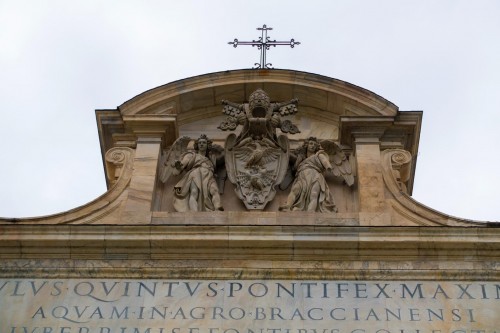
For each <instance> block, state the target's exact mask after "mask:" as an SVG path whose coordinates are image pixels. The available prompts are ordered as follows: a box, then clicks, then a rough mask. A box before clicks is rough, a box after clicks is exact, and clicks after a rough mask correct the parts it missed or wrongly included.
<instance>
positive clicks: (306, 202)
mask: <svg viewBox="0 0 500 333" xmlns="http://www.w3.org/2000/svg"><path fill="white" fill-rule="evenodd" d="M290 160H291V161H292V163H293V160H295V163H294V165H293V167H292V169H293V170H294V171H295V180H294V181H293V184H292V189H291V190H290V194H289V195H288V198H287V201H286V203H285V204H284V205H282V206H281V207H280V210H281V211H290V210H292V211H311V212H337V207H336V206H335V201H334V199H333V195H332V194H331V193H330V189H329V188H328V184H327V183H326V180H325V177H324V173H325V172H326V171H329V172H332V173H333V174H334V175H335V176H342V177H343V178H344V180H345V182H346V183H347V185H349V186H351V185H352V184H354V177H353V175H352V169H351V165H350V163H349V160H347V158H346V156H345V154H344V152H342V150H341V149H340V147H339V146H337V145H336V144H335V143H334V142H333V141H331V140H323V141H321V142H320V141H319V140H318V139H316V138H314V137H310V138H308V139H307V140H305V141H304V144H303V145H302V147H301V148H299V150H298V153H297V154H296V155H295V154H293V153H291V154H290ZM289 175H290V176H291V174H289ZM286 182H287V179H285V180H284V182H283V183H284V184H286ZM290 182H291V178H289V180H288V183H287V184H286V185H285V186H284V187H285V188H286V187H287V186H288V185H289V184H290ZM283 183H282V185H283ZM280 187H282V188H283V186H280Z"/></svg>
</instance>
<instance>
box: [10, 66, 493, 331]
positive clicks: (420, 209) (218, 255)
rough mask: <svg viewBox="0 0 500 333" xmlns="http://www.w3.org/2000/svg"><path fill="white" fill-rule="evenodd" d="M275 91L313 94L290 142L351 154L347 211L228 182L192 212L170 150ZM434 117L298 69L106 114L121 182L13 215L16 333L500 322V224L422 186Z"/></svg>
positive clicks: (174, 86)
mask: <svg viewBox="0 0 500 333" xmlns="http://www.w3.org/2000/svg"><path fill="white" fill-rule="evenodd" d="M258 88H260V89H264V90H265V91H266V92H267V93H268V94H269V96H270V99H271V102H273V103H274V102H276V101H282V100H289V99H292V98H293V97H299V98H300V99H301V101H300V114H297V115H294V117H295V118H293V121H294V123H296V124H297V125H298V126H299V128H300V129H301V131H302V132H301V133H296V134H294V135H293V136H292V135H288V137H289V143H290V149H296V148H298V147H299V145H300V144H302V141H303V140H304V139H306V138H307V137H309V136H315V137H317V138H318V139H319V140H335V141H336V142H335V144H338V146H339V147H340V148H339V149H341V150H342V152H343V154H345V156H346V158H347V159H348V161H349V163H350V165H351V166H352V170H353V171H352V176H353V177H354V184H353V186H352V187H348V186H345V184H343V183H342V182H343V180H342V179H341V178H340V177H333V176H331V175H329V174H328V173H323V175H324V178H325V183H326V185H327V187H328V188H329V189H330V191H331V193H332V194H333V197H334V198H335V203H336V205H337V208H338V212H336V213H334V212H328V213H316V212H302V211H292V212H280V211H279V210H278V208H279V205H280V204H282V203H284V202H285V200H286V197H287V195H288V194H289V191H290V188H287V189H284V190H277V191H276V194H275V197H274V199H273V200H271V201H270V202H269V203H268V204H267V205H266V207H265V209H264V210H263V211H247V209H246V208H245V206H244V205H243V204H242V202H241V200H239V198H238V197H237V196H236V195H235V193H234V189H233V188H232V185H231V184H229V182H226V185H225V187H224V188H223V190H224V194H222V195H221V201H222V205H223V206H224V209H225V211H212V212H195V211H190V212H184V213H180V212H175V210H174V208H173V204H172V197H173V191H172V190H173V186H174V185H175V184H176V183H177V182H178V181H179V178H177V179H174V178H172V179H169V180H168V181H166V182H165V183H162V181H161V179H160V178H161V177H160V176H159V174H160V170H162V165H161V163H163V161H164V158H163V157H164V155H162V154H165V152H167V151H168V149H169V146H171V145H172V143H173V142H174V141H175V140H176V139H177V138H178V137H179V136H180V135H185V134H188V135H190V136H191V137H198V136H199V134H200V133H207V134H208V135H209V136H210V137H211V138H213V139H214V143H217V144H219V145H224V142H225V139H226V134H225V132H222V131H219V130H216V126H217V125H218V124H219V123H220V122H221V116H220V110H221V107H222V105H221V102H220V101H221V100H222V99H229V100H232V101H235V102H236V103H245V102H246V101H248V97H249V95H250V94H251V93H252V92H253V91H255V90H256V89H258ZM421 117H422V113H421V112H399V111H398V108H397V107H396V106H395V105H393V104H392V103H390V102H388V101H387V100H385V99H383V98H382V97H380V96H377V95H376V94H374V93H372V92H369V91H367V90H365V89H362V88H359V87H356V86H354V85H351V84H349V83H346V82H342V81H339V80H334V79H330V78H326V77H322V76H319V75H314V74H309V73H301V72H295V71H282V70H272V71H268V70H263V71H247V70H242V71H228V72H223V73H214V74H208V75H202V76H198V77H194V78H189V79H186V80H181V81H177V82H174V83H171V84H167V85H165V86H161V87H158V88H155V89H152V90H148V91H147V92H145V93H143V94H140V95H138V96H136V97H134V98H133V99H131V100H129V101H127V102H125V103H124V104H122V105H121V106H120V107H119V108H117V109H116V110H103V111H98V112H97V120H98V127H99V132H100V139H101V146H102V149H103V160H104V161H105V174H106V181H107V184H108V191H107V192H106V193H105V194H103V195H102V196H101V197H99V198H97V199H96V200H94V201H92V202H90V203H88V204H87V205H84V206H81V207H77V208H75V209H72V210H70V211H67V212H63V213H60V214H55V215H51V216H46V217H37V218H26V219H16V218H2V219H0V333H27V332H31V333H115V332H116V333H156V332H157V333H499V332H500V331H498V327H500V322H499V321H498V316H497V313H498V312H499V311H500V308H499V306H500V303H499V299H500V296H499V293H500V285H499V281H500V264H499V263H500V228H499V224H498V223H494V222H479V221H470V220H465V219H460V218H456V217H452V216H449V215H446V214H444V213H440V212H437V211H435V210H433V209H431V208H429V207H426V206H424V205H422V204H420V203H418V202H416V201H415V200H413V199H412V198H411V191H412V186H413V177H414V174H415V156H416V155H417V153H418V139H419V135H420V124H421ZM276 131H277V135H280V134H283V133H282V132H281V131H280V129H279V128H277V129H276ZM285 134H286V133H285ZM252 140H254V139H253V138H252ZM255 147H256V149H258V147H257V146H255ZM339 178H340V179H339ZM325 187H326V186H325ZM211 283H212V284H211ZM214 283H215V284H214ZM126 285H128V287H125V286H126ZM170 286H171V287H172V288H171V289H169V288H170ZM188 286H189V287H188ZM209 286H212V289H211V288H210V287H209ZM279 286H281V287H279ZM127 288H128V289H127ZM165 288H166V289H165ZM125 290H128V291H125ZM278 290H279V292H280V294H279V296H278V294H277V292H278ZM382 290H383V292H382ZM325 293H326V294H325ZM170 294H171V295H170ZM180 309H182V310H180ZM66 312H67V313H66Z"/></svg>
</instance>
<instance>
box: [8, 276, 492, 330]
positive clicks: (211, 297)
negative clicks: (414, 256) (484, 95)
mask: <svg viewBox="0 0 500 333" xmlns="http://www.w3.org/2000/svg"><path fill="white" fill-rule="evenodd" d="M499 313H500V283H492V282H449V281H446V282H438V281H404V282H402V281H294V280H244V281H242V280H234V281H221V280H112V279H107V280H101V279H60V280H57V279H0V333H500V315H499Z"/></svg>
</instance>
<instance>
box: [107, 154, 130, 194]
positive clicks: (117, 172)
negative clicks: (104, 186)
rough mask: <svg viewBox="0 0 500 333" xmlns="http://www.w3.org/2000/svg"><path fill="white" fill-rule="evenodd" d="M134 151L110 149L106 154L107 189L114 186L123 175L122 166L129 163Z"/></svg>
mask: <svg viewBox="0 0 500 333" xmlns="http://www.w3.org/2000/svg"><path fill="white" fill-rule="evenodd" d="M133 153H134V151H133V150H132V149H130V148H125V147H118V148H111V149H110V150H108V151H107V152H106V156H105V160H106V178H107V180H108V183H109V185H110V186H109V187H111V186H113V185H115V184H116V182H117V181H118V178H120V176H121V175H122V173H123V170H124V166H125V165H127V164H128V163H131V161H132V156H133Z"/></svg>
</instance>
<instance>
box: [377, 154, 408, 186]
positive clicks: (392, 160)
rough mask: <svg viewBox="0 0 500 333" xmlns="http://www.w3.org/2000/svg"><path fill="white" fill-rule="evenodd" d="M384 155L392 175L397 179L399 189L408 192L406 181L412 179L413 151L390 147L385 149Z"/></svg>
mask: <svg viewBox="0 0 500 333" xmlns="http://www.w3.org/2000/svg"><path fill="white" fill-rule="evenodd" d="M382 154H383V156H384V160H385V162H386V163H384V164H386V165H384V167H387V164H389V165H390V168H391V170H390V171H391V173H392V177H393V178H394V180H395V181H396V184H397V186H398V187H399V190H400V191H402V192H404V193H408V189H407V188H406V182H407V181H408V180H409V179H410V171H411V161H412V156H411V153H410V152H408V151H406V150H402V149H388V150H384V151H383V153H382Z"/></svg>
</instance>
